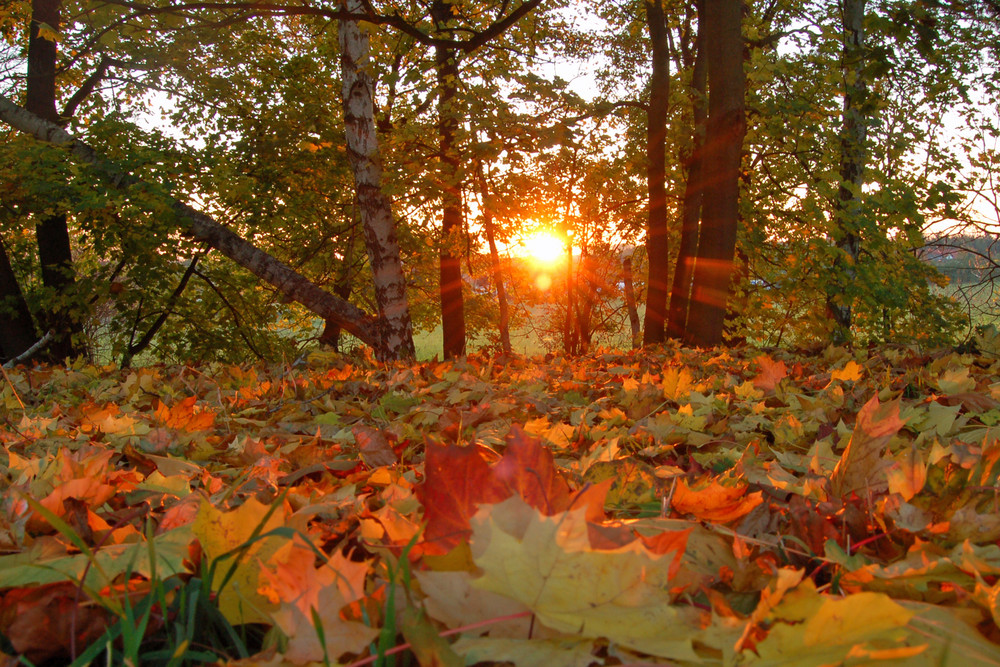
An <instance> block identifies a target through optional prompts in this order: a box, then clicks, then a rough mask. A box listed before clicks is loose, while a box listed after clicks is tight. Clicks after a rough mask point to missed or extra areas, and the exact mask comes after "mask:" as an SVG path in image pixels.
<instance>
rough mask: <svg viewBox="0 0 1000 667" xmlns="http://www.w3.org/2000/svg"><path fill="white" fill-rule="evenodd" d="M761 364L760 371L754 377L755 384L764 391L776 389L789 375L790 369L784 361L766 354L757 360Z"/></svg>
mask: <svg viewBox="0 0 1000 667" xmlns="http://www.w3.org/2000/svg"><path fill="white" fill-rule="evenodd" d="M755 361H756V362H757V365H758V366H760V373H758V374H757V377H755V378H754V379H753V386H754V387H756V388H757V389H760V390H762V391H774V388H775V387H777V386H778V383H779V382H781V380H782V379H783V378H786V377H788V369H787V368H785V362H784V361H774V360H773V359H771V357H769V356H767V355H766V354H762V355H760V356H759V357H757V359H756V360H755Z"/></svg>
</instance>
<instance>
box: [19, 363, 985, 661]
mask: <svg viewBox="0 0 1000 667" xmlns="http://www.w3.org/2000/svg"><path fill="white" fill-rule="evenodd" d="M0 416H2V422H3V423H2V424H0V443H2V445H3V448H4V453H2V454H0V464H2V466H3V477H4V484H5V490H4V494H3V498H2V507H0V550H2V554H3V555H0V591H2V595H3V597H2V602H0V632H2V635H3V639H4V650H5V651H6V652H7V653H8V654H10V655H12V656H16V655H20V656H21V658H20V659H21V660H22V662H23V661H30V662H32V663H34V664H39V663H45V662H48V663H50V664H68V663H69V662H70V661H72V660H73V659H74V658H75V659H77V664H86V662H87V661H88V660H90V659H92V658H95V657H96V658H98V659H99V660H101V661H102V664H103V661H105V660H107V659H109V656H110V659H111V660H112V662H119V663H124V664H140V663H141V664H174V665H180V664H197V663H203V662H212V661H216V660H218V661H220V662H223V663H227V664H233V665H237V664H238V665H247V666H250V665H275V666H276V665H293V664H309V663H316V664H338V663H339V664H355V665H361V664H370V663H375V664H393V661H395V664H400V665H405V664H411V665H412V664H421V665H462V664H466V665H472V664H489V665H494V664H505V663H506V664H516V665H528V666H532V665H538V666H539V667H551V666H553V665H560V666H580V667H585V666H587V665H620V664H633V665H634V664H643V665H648V664H680V665H688V664H726V665H778V664H780V665H820V664H823V665H834V664H852V665H854V664H866V663H870V662H878V663H880V664H884V663H888V664H913V665H924V664H926V665H962V666H964V665H971V664H976V665H988V664H1000V643H998V642H1000V629H998V624H1000V543H998V540H1000V496H998V493H1000V437H998V434H1000V429H998V423H1000V362H998V361H997V360H996V359H995V358H988V357H979V356H975V355H960V354H956V353H952V352H940V353H922V352H917V351H912V350H903V349H892V350H885V349H878V350H859V351H854V352H850V351H847V350H845V349H840V348H830V349H827V350H825V351H822V352H820V353H818V354H816V355H812V356H804V355H799V356H795V355H792V354H790V353H786V352H781V351H770V352H761V351H753V350H747V349H741V350H729V351H718V350H717V351H714V352H696V351H690V350H686V349H677V348H667V349H663V350H659V351H655V352H648V351H646V352H635V353H596V354H593V355H590V356H588V357H585V358H581V359H563V358H559V357H556V358H554V359H548V360H545V359H533V360H523V359H515V360H505V361H500V360H490V359H485V358H470V359H469V360H466V361H458V362H444V363H438V362H430V363H424V364H420V365H416V366H413V367H409V366H405V367H404V366H389V367H385V366H380V365H378V364H375V363H373V362H371V361H370V360H364V359H358V358H354V359H351V358H346V357H343V356H336V355H332V354H329V355H328V354H316V355H313V356H312V357H310V358H309V359H308V360H307V361H305V362H304V363H301V364H299V365H294V366H274V367H260V366H254V367H249V366H248V367H235V366H224V365H205V366H197V367H153V368H144V369H140V370H134V371H117V370H115V369H110V368H95V367H91V366H83V365H80V366H76V367H73V368H69V369H66V368H34V369H24V368H17V369H13V370H7V371H6V376H5V377H4V378H3V379H2V385H0ZM15 660H16V658H9V659H8V663H10V664H13V663H14V662H15Z"/></svg>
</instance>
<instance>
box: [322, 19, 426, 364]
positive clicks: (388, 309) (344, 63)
mask: <svg viewBox="0 0 1000 667" xmlns="http://www.w3.org/2000/svg"><path fill="white" fill-rule="evenodd" d="M363 4H364V3H363V2H362V1H361V0H345V1H344V3H343V7H344V9H345V10H347V11H349V12H352V13H354V12H361V11H362V10H363ZM339 37H340V70H341V75H342V78H343V97H344V125H345V133H346V136H347V158H348V161H349V162H350V164H351V169H352V170H353V171H354V185H355V192H356V195H357V202H358V207H359V209H360V213H361V223H362V226H363V228H364V234H365V245H366V246H367V248H368V259H369V261H370V262H371V267H372V274H373V279H374V285H375V302H376V305H377V307H378V328H379V345H378V347H376V349H375V353H376V356H377V357H378V358H379V359H383V360H384V359H412V358H414V357H415V356H416V351H415V350H414V346H413V326H412V324H411V322H410V308H409V305H408V303H407V300H406V277H405V275H404V273H403V265H402V262H401V261H400V257H399V242H398V240H397V238H396V223H395V221H394V220H393V217H392V204H391V202H390V200H389V197H388V196H387V195H386V194H385V192H383V190H382V159H381V155H380V153H379V146H378V136H377V134H376V131H375V108H374V101H373V100H374V83H373V81H372V77H371V73H370V72H369V71H368V69H367V68H368V65H369V63H368V51H369V39H368V32H367V31H366V30H363V29H362V28H361V26H359V25H358V22H357V21H341V22H340V34H339Z"/></svg>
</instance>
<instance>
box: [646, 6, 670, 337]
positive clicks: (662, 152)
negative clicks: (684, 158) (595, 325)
mask: <svg viewBox="0 0 1000 667" xmlns="http://www.w3.org/2000/svg"><path fill="white" fill-rule="evenodd" d="M645 5H646V24H647V26H648V28H649V43H650V46H651V47H652V52H653V63H652V64H653V73H652V75H651V77H650V81H649V88H650V91H649V110H648V111H647V114H646V161H647V162H646V187H647V190H648V193H649V217H648V221H647V228H646V254H647V256H648V257H649V280H648V281H647V287H646V317H645V323H644V324H645V330H644V332H643V337H642V342H643V343H644V344H645V345H655V344H656V343H662V342H663V334H664V327H665V325H666V321H667V296H668V290H669V289H670V283H669V280H670V245H669V235H668V229H667V186H666V161H667V154H666V152H667V148H666V147H667V105H668V104H669V102H670V53H669V50H668V44H667V24H666V18H665V17H664V14H663V4H662V3H661V1H660V0H646V1H645Z"/></svg>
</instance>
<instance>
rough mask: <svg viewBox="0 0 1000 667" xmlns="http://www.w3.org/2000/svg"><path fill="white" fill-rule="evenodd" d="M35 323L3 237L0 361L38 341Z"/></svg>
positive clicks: (0, 282)
mask: <svg viewBox="0 0 1000 667" xmlns="http://www.w3.org/2000/svg"><path fill="white" fill-rule="evenodd" d="M35 340H36V337H35V324H34V322H33V321H32V319H31V311H30V310H28V304H27V302H26V301H25V300H24V293H23V292H21V286H20V285H19V284H18V282H17V276H15V275H14V269H13V268H12V267H11V265H10V257H9V256H8V255H7V248H6V247H5V246H4V244H3V242H2V241H0V361H6V360H8V359H13V358H15V357H17V356H18V355H20V354H21V353H23V352H24V351H25V350H27V349H28V348H29V347H31V346H32V345H34V344H35Z"/></svg>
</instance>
